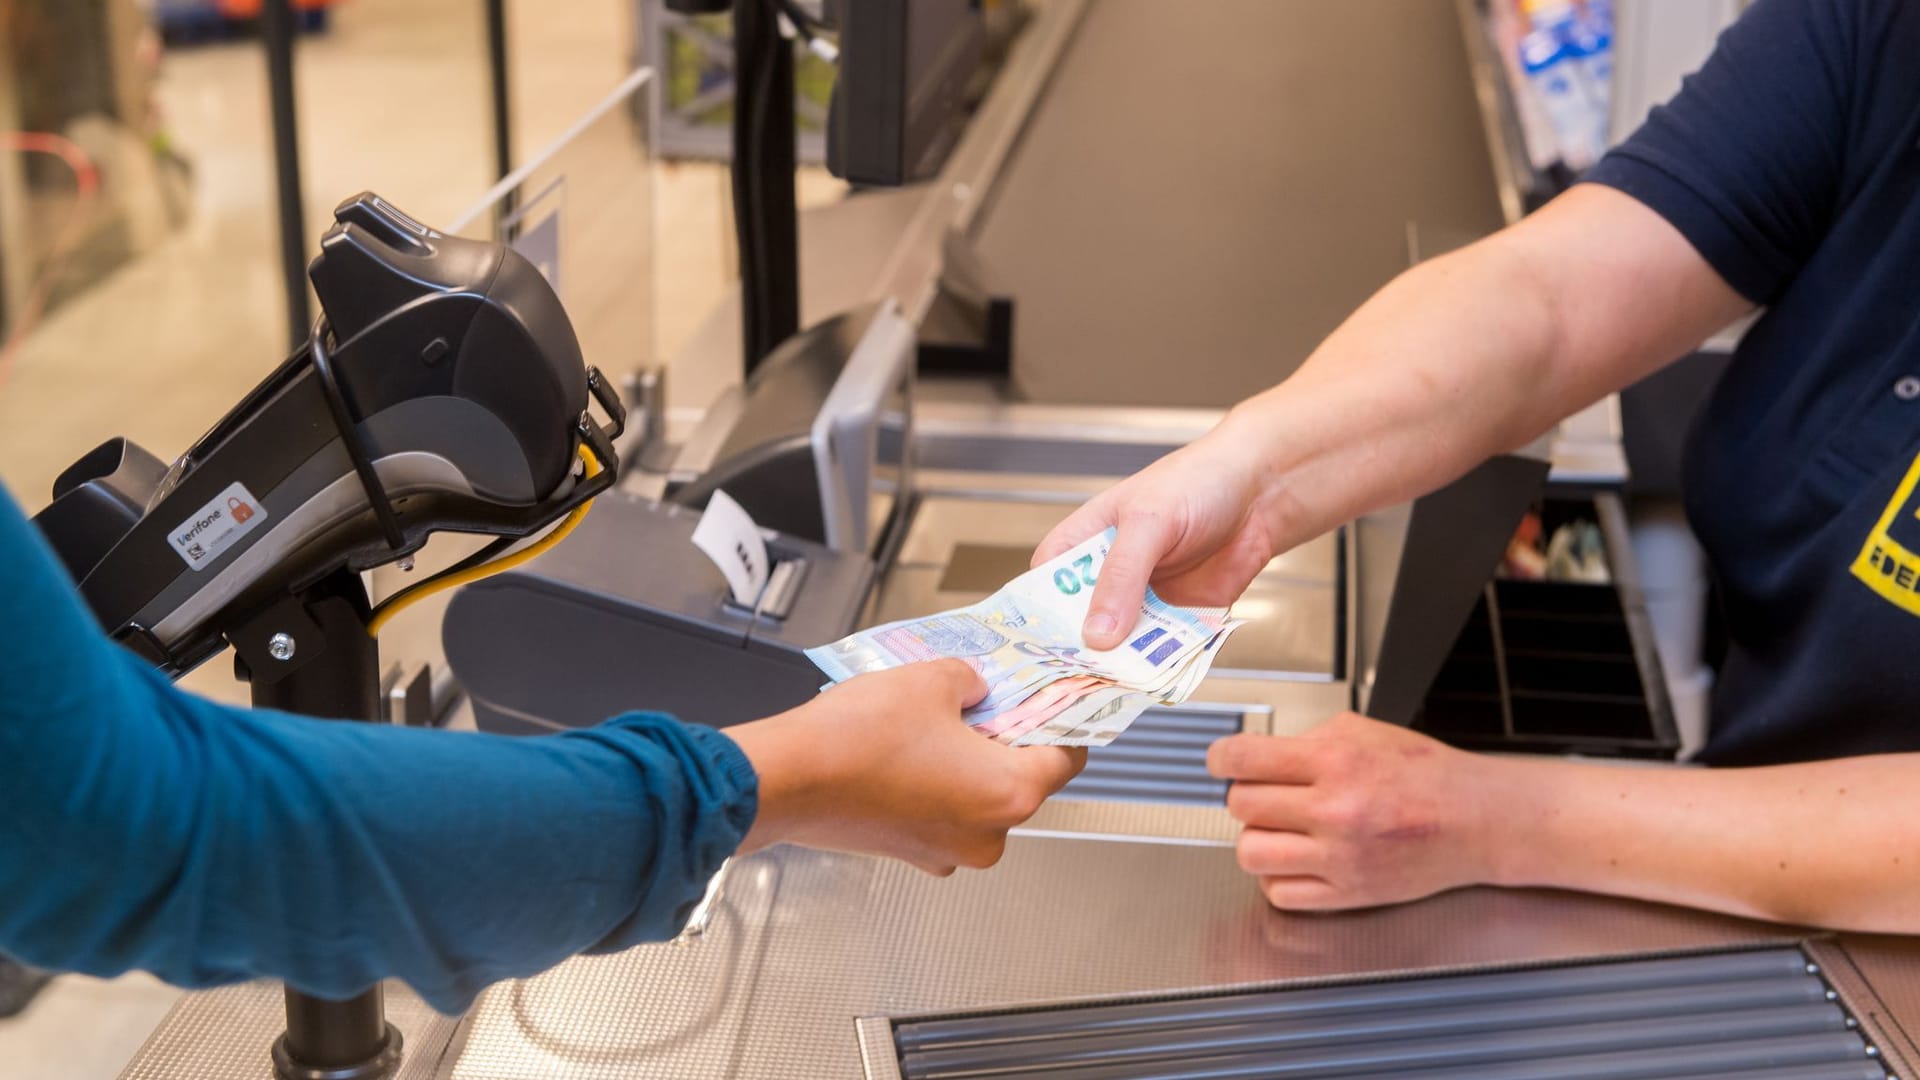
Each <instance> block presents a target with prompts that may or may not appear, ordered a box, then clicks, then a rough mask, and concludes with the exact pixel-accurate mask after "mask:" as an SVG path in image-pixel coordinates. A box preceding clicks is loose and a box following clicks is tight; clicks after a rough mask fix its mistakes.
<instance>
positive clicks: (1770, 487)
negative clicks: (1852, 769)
mask: <svg viewBox="0 0 1920 1080" xmlns="http://www.w3.org/2000/svg"><path fill="white" fill-rule="evenodd" d="M1588 179H1590V180H1592V181H1595V182H1598V183H1602V184H1606V185H1608V186H1610V187H1613V188H1616V189H1618V190H1620V191H1623V192H1626V193H1627V194H1628V195H1631V196H1633V197H1634V198H1635V199H1638V200H1639V201H1641V202H1642V203H1645V204H1646V205H1647V206H1649V207H1651V208H1652V209H1653V210H1655V211H1656V212H1658V213H1659V214H1660V215H1661V216H1663V217H1665V218H1666V219H1667V220H1668V221H1670V222H1672V223H1673V224H1674V226H1675V227H1677V228H1678V229H1679V230H1680V231H1681V232H1682V233H1683V234H1684V235H1685V236H1686V237H1687V239H1688V240H1689V241H1691V242H1692V244H1693V246H1694V247H1695V248H1697V249H1698V250H1699V251H1700V253H1701V254H1702V255H1703V256H1705V257H1706V259H1707V260H1708V262H1710V263H1711V264H1712V265H1713V267H1714V268H1715V269H1716V270H1717V271H1718V272H1719V273H1720V275H1721V276H1722V277H1724V278H1725V279H1726V281H1727V282H1728V284H1730V285H1732V286H1733V287H1734V288H1735V289H1737V290H1739V291H1740V292H1741V293H1742V294H1744V295H1745V296H1747V297H1748V298H1749V299H1752V300H1753V301H1755V302H1756V303H1758V304H1761V305H1764V306H1765V307H1766V309H1767V313H1766V315H1765V316H1764V317H1763V318H1762V319H1761V320H1760V321H1759V323H1758V324H1756V325H1755V326H1754V327H1753V329H1752V331H1751V332H1750V333H1749V334H1748V335H1747V337H1746V340H1745V341H1744V342H1743V343H1742V344H1741V346H1740V349H1739V352H1738V353H1737V354H1736V356H1735V358H1734V361H1733V363H1732V365H1731V367H1730V368H1729V370H1728V372H1727V374H1726V376H1725V378H1724V381H1723V382H1722V384H1721V385H1720V387H1719V388H1718V389H1717V391H1716V392H1715V393H1714V394H1713V396H1712V398H1711V399H1710V400H1709V401H1708V403H1707V404H1706V405H1705V406H1704V408H1703V409H1702V411H1701V415H1700V417H1699V419H1698V421H1697V422H1696V426H1695V428H1694V431H1693V432H1692V434H1691V438H1690V440H1689V445H1688V450H1687V461H1686V463H1685V473H1684V486H1685V489H1686V502H1687V511H1688V515H1689V518H1690V519H1691V521H1692V524H1693V527H1694V530H1695V531H1696V532H1697V533H1698V534H1699V536H1700V540H1701V543H1702V545H1703V546H1704V547H1705V548H1706V551H1707V554H1708V556H1709V558H1710V561H1711V564H1712V566H1713V569H1714V573H1715V576H1716V580H1717V582H1718V584H1719V586H1720V589H1721V594H1722V597H1723V602H1724V605H1725V615H1726V623H1727V627H1728V631H1729V637H1730V639H1731V641H1730V645H1731V649H1730V653H1729V655H1728V657H1727V661H1726V665H1725V667H1724V669H1723V670H1722V672H1721V677H1720V682H1719V685H1718V687H1717V689H1716V692H1715V700H1714V708H1713V729H1712V735H1711V738H1710V741H1709V743H1708V746H1707V749H1706V752H1705V753H1704V755H1703V759H1704V760H1707V761H1709V762H1712V763H1715V764H1726V765H1749V764H1764V763H1773V762H1785V761H1800V760H1807V759H1812V758H1829V757H1840V756H1845V755H1854V754H1871V753H1884V752H1889V751H1911V750H1920V516H1916V515H1917V512H1920V492H1917V491H1916V490H1915V480H1916V478H1917V477H1920V3H1915V2H1902V0H1759V2H1758V3H1756V4H1755V5H1754V6H1753V8H1752V9H1751V10H1750V11H1749V12H1748V13H1747V15H1746V16H1745V17H1744V18H1742V19H1741V20H1740V21H1739V22H1738V23H1736V24H1735V25H1734V26H1733V27H1731V28H1729V29H1728V31H1727V32H1726V34H1725V35H1724V36H1723V37H1722V38H1721V41H1720V44H1719V47H1718V49H1717V50H1716V51H1715V52H1714V54H1713V56H1712V58H1711V59H1709V60H1708V61H1707V63H1706V65H1705V67H1703V68H1702V69H1701V71H1700V72H1699V73H1698V74H1697V75H1695V76H1694V77H1693V78H1691V79H1689V80H1688V81H1687V82H1686V84H1685V86H1684V87H1683V89H1682V90H1681V91H1680V94H1679V96H1678V97H1676V98H1675V99H1674V100H1673V101H1672V102H1671V103H1670V104H1668V105H1667V106H1665V107H1664V108H1661V109H1659V110H1656V111H1655V113H1654V114H1653V116H1652V117H1651V118H1650V119H1649V120H1648V122H1647V124H1646V126H1645V127H1644V128H1643V129H1641V131H1640V132H1639V133H1637V134H1636V135H1634V137H1633V138H1632V139H1630V140H1628V142H1627V143H1626V144H1625V145H1623V146H1622V147H1620V148H1619V149H1618V150H1616V151H1615V152H1614V153H1612V154H1611V155H1609V156H1608V157H1607V158H1606V159H1604V160H1603V161H1602V162H1601V163H1600V164H1599V165H1598V166H1596V167H1595V169H1594V171H1593V172H1592V173H1591V174H1590V175H1589V177H1588Z"/></svg>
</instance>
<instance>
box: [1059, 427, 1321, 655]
mask: <svg viewBox="0 0 1920 1080" xmlns="http://www.w3.org/2000/svg"><path fill="white" fill-rule="evenodd" d="M1283 502H1284V490H1283V488H1282V487H1281V486H1280V485H1277V484H1272V483H1268V482H1265V481H1264V480H1263V478H1262V476H1261V470H1260V468H1259V455H1258V454H1257V453H1255V452H1254V451H1253V449H1252V448H1251V447H1250V446H1249V445H1247V444H1246V443H1245V441H1244V440H1243V439H1242V437H1241V435H1240V434H1239V431H1238V429H1237V428H1236V427H1235V424H1234V423H1233V422H1232V420H1231V419H1230V420H1229V422H1228V423H1225V424H1222V425H1221V426H1220V427H1218V428H1215V429H1214V430H1213V431H1212V432H1210V433H1208V434H1207V435H1206V436H1205V437H1203V438H1201V439H1198V440H1196V441H1195V442H1193V443H1191V444H1189V445H1187V446H1185V447H1182V448H1181V449H1179V450H1177V451H1175V452H1173V453H1171V454H1169V455H1167V456H1166V457H1164V458H1162V459H1161V460H1160V461H1159V462H1157V463H1155V464H1154V465H1152V466H1151V467H1149V468H1147V469H1146V470H1145V471H1144V472H1140V473H1136V474H1134V475H1133V476H1130V477H1128V478H1127V479H1125V480H1122V481H1121V482H1120V483H1118V484H1115V485H1114V486H1113V487H1110V488H1108V489H1107V490H1106V491H1104V492H1102V493H1100V494H1099V495H1097V496H1095V497H1094V498H1093V499H1092V501H1090V502H1088V503H1086V504H1085V505H1084V506H1082V507H1080V509H1078V510H1076V511H1074V513H1073V514H1072V515H1071V516H1069V517H1068V518H1067V519H1066V520H1065V521H1062V522H1061V523H1060V524H1059V525H1057V526H1055V527H1054V530H1053V531H1052V532H1051V533H1048V534H1047V538H1046V539H1045V540H1042V541H1041V542H1040V546H1039V548H1038V549H1036V550H1035V551H1034V553H1033V565H1035V566H1039V565H1040V564H1041V563H1044V562H1046V561H1047V560H1049V559H1052V558H1054V557H1055V556H1057V555H1059V554H1060V553H1061V552H1063V551H1066V550H1067V549H1069V548H1071V547H1073V546H1074V545H1076V544H1078V543H1080V542H1081V541H1083V540H1086V539H1087V538H1088V537H1090V536H1095V535H1098V534H1099V533H1102V532H1104V531H1106V530H1107V529H1108V528H1109V527H1115V526H1117V527H1118V533H1117V534H1116V535H1115V537H1114V544H1113V550H1112V551H1110V552H1108V553H1107V560H1106V564H1105V565H1104V566H1103V567H1101V570H1100V580H1099V582H1098V584H1096V585H1095V586H1094V590H1093V601H1092V604H1091V606H1090V607H1089V609H1088V613H1087V621H1086V625H1085V627H1084V628H1083V629H1082V631H1081V633H1082V636H1083V637H1084V638H1085V639H1086V642H1087V644H1088V645H1090V646H1092V647H1094V648H1096V649H1111V648H1115V647H1117V646H1118V645H1119V644H1120V641H1121V637H1122V635H1124V634H1125V633H1126V631H1127V630H1128V629H1130V628H1131V627H1132V626H1133V623H1134V620H1135V619H1136V618H1138V616H1139V612H1140V604H1141V601H1142V600H1143V599H1144V598H1145V596H1146V592H1147V584H1148V581H1149V579H1151V581H1152V584H1153V587H1154V590H1155V591H1156V592H1157V593H1159V594H1160V596H1161V598H1163V599H1165V600H1167V601H1169V602H1171V603H1175V604H1193V605H1199V606H1205V607H1224V606H1226V605H1228V604H1231V603H1233V602H1234V601H1235V600H1237V599H1239V597H1240V594H1241V593H1242V592H1245V591H1246V588H1247V586H1248V584H1250V583H1251V582H1252V581H1253V579H1254V575H1256V574H1258V573H1259V572H1260V570H1261V568H1262V567H1264V566H1266V564H1267V561H1268V560H1270V559H1272V558H1273V557H1274V555H1276V554H1277V553H1278V552H1279V551H1280V550H1281V545H1282V544H1283V543H1284V544H1289V545H1290V544H1292V543H1294V542H1297V541H1298V540H1301V539H1305V537H1292V536H1283V535H1281V529H1280V525H1279V520H1278V516H1277V511H1278V510H1279V509H1280V504H1282V503H1283Z"/></svg>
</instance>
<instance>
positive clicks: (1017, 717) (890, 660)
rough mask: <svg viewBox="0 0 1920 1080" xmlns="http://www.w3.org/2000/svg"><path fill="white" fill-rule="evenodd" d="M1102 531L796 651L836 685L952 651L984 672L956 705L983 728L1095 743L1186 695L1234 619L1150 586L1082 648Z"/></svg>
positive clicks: (1018, 736)
mask: <svg viewBox="0 0 1920 1080" xmlns="http://www.w3.org/2000/svg"><path fill="white" fill-rule="evenodd" d="M1113 538H1114V530H1112V529H1108V530H1107V531H1106V532H1105V533H1102V534H1101V535H1099V536H1096V537H1094V538H1092V539H1091V540H1088V541H1087V542H1086V543H1084V544H1081V545H1080V546H1079V547H1076V548H1074V549H1073V550H1071V551H1068V552H1066V553H1065V554H1063V555H1061V556H1059V557H1058V558H1056V559H1054V560H1052V561H1051V562H1047V563H1045V564H1042V565H1040V566H1036V567H1034V568H1033V569H1031V570H1029V571H1027V572H1026V573H1024V574H1021V575H1020V576H1019V577H1017V578H1014V579H1013V580H1012V581H1010V582H1008V583H1007V584H1006V585H1005V586H1004V587H1002V588H1001V589H1000V591H999V592H997V593H994V594H993V595H992V596H989V597H987V598H986V599H985V600H982V601H980V602H979V603H977V604H974V605H973V606H972V607H965V608H958V609H955V610H953V611H945V612H941V613H940V614H938V615H928V616H926V617H924V618H919V619H907V620H904V621H901V622H896V623H888V624H887V625H885V626H876V627H874V628H872V629H870V630H862V631H860V632H859V633H857V634H854V635H852V636H851V637H847V638H843V639H841V640H839V641H836V642H834V643H833V644H831V645H822V646H821V647H819V648H817V649H808V650H807V656H808V658H810V659H811V660H812V661H813V662H814V663H815V664H818V665H819V666H820V669H821V670H822V671H825V672H826V673H827V677H828V678H829V679H831V680H832V682H836V683H837V682H844V681H846V680H847V679H851V678H853V677H854V676H855V675H859V674H862V673H864V672H869V671H880V670H883V669H886V668H892V667H899V666H900V665H902V664H911V663H915V662H916V661H921V660H938V659H941V658H943V657H955V658H958V659H961V660H964V661H966V662H967V663H968V664H971V665H972V666H973V668H974V670H976V671H978V672H980V674H981V676H982V677H983V678H985V679H986V682H987V687H988V689H987V696H986V698H985V699H984V700H983V701H981V702H980V703H979V704H978V705H975V706H974V707H973V708H971V709H969V710H967V713H966V719H967V722H968V723H970V724H972V725H973V726H974V727H975V728H977V729H978V730H980V731H981V732H982V733H984V734H987V735H990V736H992V737H993V738H995V739H997V740H999V741H1000V742H1003V743H1008V744H1011V745H1013V746H1105V745H1107V744H1108V743H1110V742H1112V741H1113V740H1114V739H1115V738H1117V737H1118V736H1119V735H1120V733H1121V732H1123V731H1125V730H1126V729H1127V726H1128V725H1129V724H1131V723H1133V721H1134V720H1135V719H1136V718H1138V717H1139V716H1140V714H1141V713H1143V712H1146V711H1147V710H1148V709H1150V708H1152V707H1153V706H1155V705H1178V704H1179V703H1181V702H1183V701H1185V700H1186V699H1187V698H1188V697H1190V696H1191V695H1192V694H1193V692H1194V690H1195V689H1196V688H1198V687H1199V685H1200V683H1201V681H1202V680H1204V679H1205V678H1206V677H1207V670H1208V669H1209V668H1211V667H1212V666H1213V660H1214V657H1216V656H1218V655H1219V654H1220V648H1221V646H1223V645H1225V644H1226V641H1227V637H1228V636H1229V635H1230V634H1232V633H1233V631H1234V630H1235V629H1236V628H1238V627H1239V626H1241V625H1243V623H1244V622H1245V620H1242V619H1232V618H1229V617H1228V615H1227V609H1226V608H1191V607H1176V606H1174V605H1172V604H1169V603H1166V602H1165V601H1163V600H1161V599H1160V598H1159V597H1157V596H1155V595H1154V594H1153V593H1152V591H1151V590H1149V591H1148V593H1147V597H1146V600H1145V602H1144V603H1142V604H1141V607H1140V617H1139V619H1138V620H1137V621H1136V622H1135V623H1134V625H1133V630H1132V631H1131V632H1130V633H1128V634H1127V636H1126V638H1125V640H1124V641H1123V642H1122V643H1121V644H1120V645H1119V646H1118V647H1116V648H1113V649H1090V648H1088V647H1086V645H1085V644H1084V643H1083V642H1082V641H1081V638H1080V624H1081V623H1082V622H1083V621H1084V620H1085V619H1086V616H1087V607H1088V604H1089V602H1090V601H1091V600H1092V599H1093V584H1094V582H1095V581H1097V580H1099V577H1100V568H1101V566H1102V564H1104V563H1105V562H1106V558H1107V552H1108V551H1109V550H1110V549H1111V548H1112V546H1113ZM829 685H831V683H829Z"/></svg>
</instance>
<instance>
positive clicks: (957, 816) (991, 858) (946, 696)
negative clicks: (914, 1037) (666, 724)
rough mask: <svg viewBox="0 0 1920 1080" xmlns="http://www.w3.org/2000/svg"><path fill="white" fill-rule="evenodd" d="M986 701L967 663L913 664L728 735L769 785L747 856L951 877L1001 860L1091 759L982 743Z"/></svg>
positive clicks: (764, 786)
mask: <svg viewBox="0 0 1920 1080" xmlns="http://www.w3.org/2000/svg"><path fill="white" fill-rule="evenodd" d="M986 692H987V688H986V684H985V683H983V682H982V681H981V679H980V676H979V675H977V674H976V673H975V672H974V670H973V669H972V668H970V667H968V666H967V665H966V664H963V663H961V662H960V661H958V660H940V661H935V662H932V663H924V664H909V665H907V666H906V667H900V668H894V669H891V670H888V671H880V672H875V673H873V674H871V675H862V676H860V677H858V678H855V679H850V680H848V681H847V682H844V683H841V684H840V685H838V686H835V687H833V688H832V689H830V690H828V691H826V692H825V693H823V694H821V695H820V696H819V697H817V698H814V699H813V700H812V701H810V702H808V703H807V704H805V705H802V706H800V707H799V708H797V709H793V710H790V711H788V712H784V713H781V714H780V715H778V716H775V717H771V718H769V719H766V720H760V721H756V722H754V723H751V724H742V725H739V726H736V727H732V728H727V729H724V730H725V733H726V734H727V735H730V736H732V737H733V739H734V741H736V742H738V743H739V744H740V747H741V749H743V750H745V751H746V753H747V757H748V759H750V760H751V761H752V762H753V767H754V770H755V771H756V772H757V773H759V776H760V813H759V816H758V818H757V819H756V820H755V821H754V825H753V829H752V831H751V832H749V833H748V834H747V840H746V843H745V844H744V845H743V846H742V848H741V850H742V852H743V853H744V852H750V851H756V850H759V849H760V848H764V847H769V846H772V845H774V844H780V843H789V844H801V845H804V846H806V847H815V848H826V849H829V850H834V851H852V852H860V853H864V854H871V855H887V856H891V857H893V858H896V859H901V860H904V861H906V862H909V863H912V864H913V865H915V866H917V867H919V868H920V869H922V870H925V871H927V872H928V873H930V874H938V875H943V876H944V875H946V874H951V873H953V871H954V869H955V868H956V867H960V866H967V867H976V868H977V867H986V866H992V865H993V864H994V863H996V862H998V861H1000V855H1001V852H1002V851H1004V850H1005V848H1006V844H1007V830H1009V829H1011V828H1013V827H1014V826H1016V825H1018V824H1020V823H1021V822H1023V821H1025V820H1027V818H1029V817H1032V816H1033V813H1034V811H1036V810H1038V809H1039V808H1040V803H1041V802H1042V801H1043V800H1045V799H1046V797H1047V796H1049V795H1051V794H1053V793H1054V792H1056V791H1058V790H1060V789H1061V788H1062V787H1064V786H1065V785H1066V783H1067V781H1069V780H1071V779H1073V777H1074V776H1075V775H1076V774H1077V773H1079V771H1080V767H1081V766H1082V765H1084V764H1086V752H1085V751H1084V750H1069V749H1066V748H1063V747H1057V746H1032V747H1018V748H1016V747H1010V746H1004V745H1002V744H1000V743H997V742H994V741H993V740H991V739H986V738H982V737H981V736H980V735H979V733H978V732H975V731H973V730H972V729H971V728H969V727H967V725H966V723H965V722H964V721H962V720H961V719H960V710H961V709H963V708H965V707H967V706H968V705H971V704H973V703H974V702H977V701H979V700H980V699H981V698H982V697H984V696H985V695H986Z"/></svg>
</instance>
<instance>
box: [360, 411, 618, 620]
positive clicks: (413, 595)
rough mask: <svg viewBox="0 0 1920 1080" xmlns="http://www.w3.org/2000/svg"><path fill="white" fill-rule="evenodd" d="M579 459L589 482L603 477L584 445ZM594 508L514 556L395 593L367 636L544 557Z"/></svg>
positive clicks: (583, 507) (586, 506)
mask: <svg viewBox="0 0 1920 1080" xmlns="http://www.w3.org/2000/svg"><path fill="white" fill-rule="evenodd" d="M580 460H581V461H582V462H585V463H586V470H587V478H588V479H592V478H593V477H595V476H598V475H599V474H600V459H599V458H597V457H595V456H594V455H593V454H592V453H591V452H590V451H589V450H588V449H587V448H586V446H585V445H584V444H583V445H582V446H581V447H580ZM592 508H593V500H592V499H588V500H587V501H586V502H583V503H581V504H580V505H579V506H576V507H574V508H573V512H572V513H570V514H568V515H567V516H566V518H565V519H564V520H562V521H561V522H560V524H558V525H556V526H554V527H553V529H552V530H551V531H549V532H548V533H547V535H545V536H543V537H541V538H540V539H538V540H536V541H534V542H533V543H531V544H528V545H527V546H526V547H523V548H521V549H520V550H519V551H516V552H514V553H513V554H511V555H503V556H501V557H500V558H498V559H495V560H493V561H492V562H489V563H482V564H480V565H479V566H475V567H471V568H469V569H466V570H462V571H460V572H459V573H457V574H448V575H447V576H446V577H443V578H434V579H432V580H429V581H423V582H421V583H420V584H418V585H415V586H413V587H412V588H411V589H403V590H401V591H400V592H398V593H396V594H394V596H393V598H392V599H391V600H388V601H387V602H386V603H385V604H382V605H381V606H380V608H379V610H377V611H376V612H374V615H373V618H372V619H369V620H368V621H367V633H368V634H371V635H373V636H375V637H378V636H379V634H380V628H381V627H383V626H385V625H387V622H388V620H390V619H392V618H393V617H394V616H395V615H398V614H399V613H400V612H402V611H405V610H406V609H407V608H410V607H412V606H413V605H415V604H417V603H419V602H420V601H422V600H424V599H426V598H427V597H429V596H432V595H433V594H435V593H439V592H445V591H446V590H448V589H451V588H453V587H454V586H456V585H465V584H467V583H469V582H473V581H479V580H480V579H481V578H484V577H492V576H493V575H495V574H498V573H501V572H503V571H507V570H511V569H513V568H514V567H516V566H519V565H521V564H522V563H526V562H530V561H532V560H534V559H537V558H539V557H540V556H542V555H545V554H546V553H547V552H549V551H551V550H553V547H554V545H556V544H558V543H559V542H560V541H562V540H565V539H566V538H567V534H568V533H570V532H572V531H573V530H574V528H575V527H576V526H578V525H579V524H580V522H581V520H582V519H583V518H585V517H586V516H587V511H588V510H590V509H592Z"/></svg>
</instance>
